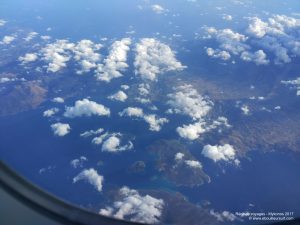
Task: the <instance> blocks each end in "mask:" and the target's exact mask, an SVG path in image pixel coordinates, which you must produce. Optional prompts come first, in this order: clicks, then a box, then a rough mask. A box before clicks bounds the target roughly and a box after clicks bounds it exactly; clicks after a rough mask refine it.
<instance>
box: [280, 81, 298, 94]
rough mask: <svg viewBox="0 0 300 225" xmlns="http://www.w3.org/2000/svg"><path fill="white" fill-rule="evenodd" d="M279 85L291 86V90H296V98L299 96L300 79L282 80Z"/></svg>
mask: <svg viewBox="0 0 300 225" xmlns="http://www.w3.org/2000/svg"><path fill="white" fill-rule="evenodd" d="M281 83H282V84H285V85H289V86H292V88H294V89H296V90H297V92H296V94H297V96H300V77H298V78H297V79H295V80H282V81H281Z"/></svg>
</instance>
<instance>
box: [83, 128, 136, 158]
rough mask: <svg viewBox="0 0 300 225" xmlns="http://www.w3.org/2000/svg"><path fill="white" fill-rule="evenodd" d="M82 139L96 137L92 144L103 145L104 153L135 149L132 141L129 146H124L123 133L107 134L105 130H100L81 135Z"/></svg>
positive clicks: (128, 142) (128, 143)
mask: <svg viewBox="0 0 300 225" xmlns="http://www.w3.org/2000/svg"><path fill="white" fill-rule="evenodd" d="M80 136H81V137H84V138H86V137H90V136H95V137H94V138H93V139H92V143H93V144H95V145H101V144H102V148H101V150H102V151H103V152H110V153H116V152H123V151H128V150H131V149H133V143H132V142H131V141H127V144H123V145H122V142H123V135H122V134H121V133H109V132H105V133H104V129H103V128H99V129H97V130H89V131H85V132H83V133H81V134H80Z"/></svg>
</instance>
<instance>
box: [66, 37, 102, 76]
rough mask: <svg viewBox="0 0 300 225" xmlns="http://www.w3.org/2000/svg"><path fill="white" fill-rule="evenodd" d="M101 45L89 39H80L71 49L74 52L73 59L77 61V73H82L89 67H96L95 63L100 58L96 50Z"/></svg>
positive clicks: (88, 70) (89, 69)
mask: <svg viewBox="0 0 300 225" xmlns="http://www.w3.org/2000/svg"><path fill="white" fill-rule="evenodd" d="M101 47H102V45H101V44H95V43H93V42H92V41H90V40H86V39H84V40H81V41H79V42H78V43H77V44H76V46H75V47H74V48H73V49H72V51H73V53H74V59H75V60H76V61H77V62H78V63H79V65H80V67H81V69H80V70H77V71H76V73H77V74H83V73H86V72H90V71H91V69H94V68H96V67H97V63H99V61H100V60H101V56H100V54H99V53H97V52H96V51H98V50H99V49H100V48H101Z"/></svg>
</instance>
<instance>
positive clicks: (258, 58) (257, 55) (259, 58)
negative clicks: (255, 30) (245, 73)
mask: <svg viewBox="0 0 300 225" xmlns="http://www.w3.org/2000/svg"><path fill="white" fill-rule="evenodd" d="M241 59H242V60H244V61H246V62H254V63H255V64H256V65H267V64H269V62H270V60H268V59H267V55H266V53H265V52H264V51H263V50H258V51H256V52H254V53H251V52H247V51H246V52H243V53H242V54H241Z"/></svg>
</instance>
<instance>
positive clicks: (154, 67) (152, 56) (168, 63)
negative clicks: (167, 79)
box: [134, 38, 186, 81]
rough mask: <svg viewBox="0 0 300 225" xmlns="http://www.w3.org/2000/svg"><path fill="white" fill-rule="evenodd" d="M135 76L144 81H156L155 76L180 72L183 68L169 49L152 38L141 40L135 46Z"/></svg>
mask: <svg viewBox="0 0 300 225" xmlns="http://www.w3.org/2000/svg"><path fill="white" fill-rule="evenodd" d="M135 51H136V56H135V61H134V66H135V74H138V75H140V76H141V77H142V78H143V79H146V80H151V81H154V80H157V75H158V74H162V73H165V72H168V71H181V70H183V69H184V68H186V67H185V66H183V65H182V64H181V63H180V62H179V61H178V60H177V59H176V57H175V53H174V52H173V51H172V50H171V48H170V47H169V46H168V45H166V44H164V43H161V42H160V41H158V40H156V39H154V38H143V39H141V40H140V42H139V43H138V44H137V45H136V48H135Z"/></svg>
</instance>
